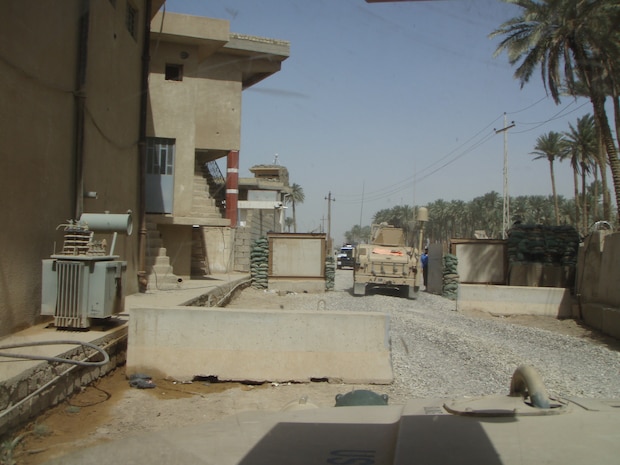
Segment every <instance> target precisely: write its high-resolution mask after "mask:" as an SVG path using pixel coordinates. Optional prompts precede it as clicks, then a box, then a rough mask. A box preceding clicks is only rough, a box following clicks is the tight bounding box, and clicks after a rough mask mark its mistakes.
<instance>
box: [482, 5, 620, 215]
mask: <svg viewBox="0 0 620 465" xmlns="http://www.w3.org/2000/svg"><path fill="white" fill-rule="evenodd" d="M504 1H505V2H507V3H511V4H514V5H516V6H518V7H520V8H521V9H522V14H521V15H520V16H517V17H515V18H512V19H510V20H508V21H506V22H505V23H503V24H502V25H500V27H499V28H498V29H496V30H495V31H493V32H492V33H491V34H490V37H492V38H493V37H497V36H504V38H503V39H502V41H501V42H500V44H499V45H498V47H497V49H496V51H495V56H497V55H499V54H500V53H502V52H503V51H506V52H507V53H508V59H509V62H510V64H511V65H515V64H517V63H519V62H520V63H519V64H518V66H517V68H516V70H515V73H514V75H515V77H516V78H517V79H519V80H520V81H521V86H523V85H525V83H527V82H528V81H529V79H530V77H531V76H532V74H533V72H534V70H535V69H536V67H537V66H539V65H540V67H541V74H542V80H543V84H544V85H545V88H546V89H547V90H548V91H549V92H550V93H551V96H552V97H553V99H554V101H555V102H556V103H559V102H560V88H561V86H562V85H564V86H565V87H566V88H567V89H568V91H569V93H570V94H571V95H576V83H577V82H579V81H582V82H583V83H584V84H585V86H586V89H587V92H588V97H589V99H590V102H591V103H592V109H593V112H594V118H595V120H596V122H597V124H598V126H599V128H600V131H601V135H602V139H603V142H604V145H605V149H606V152H607V158H608V160H609V166H610V168H611V173H612V179H613V183H614V189H615V194H616V205H620V160H619V159H618V152H617V149H616V145H615V141H614V138H613V136H612V133H611V128H610V126H609V119H608V117H607V113H606V111H605V99H606V89H607V88H608V87H609V82H610V80H611V79H613V76H614V75H615V74H616V72H617V70H618V67H619V63H620V43H619V42H620V40H619V36H620V32H619V30H618V28H617V20H618V18H620V3H619V2H618V1H617V0H504ZM613 90H614V91H617V90H618V89H617V86H615V85H614V87H613ZM615 95H617V93H616V94H615ZM614 101H615V100H614Z"/></svg>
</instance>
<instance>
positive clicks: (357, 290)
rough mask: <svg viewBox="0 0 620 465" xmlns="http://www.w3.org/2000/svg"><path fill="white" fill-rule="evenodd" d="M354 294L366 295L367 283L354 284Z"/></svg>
mask: <svg viewBox="0 0 620 465" xmlns="http://www.w3.org/2000/svg"><path fill="white" fill-rule="evenodd" d="M353 295H366V284H364V283H355V284H354V285H353Z"/></svg>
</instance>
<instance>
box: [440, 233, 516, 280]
mask: <svg viewBox="0 0 620 465" xmlns="http://www.w3.org/2000/svg"><path fill="white" fill-rule="evenodd" d="M451 249H452V250H451V253H453V254H454V255H456V256H457V257H458V260H459V261H458V274H459V279H460V282H462V283H485V284H504V283H506V269H507V267H506V244H505V243H504V242H503V241H496V240H483V239H476V240H474V239H472V240H453V241H452V244H451Z"/></svg>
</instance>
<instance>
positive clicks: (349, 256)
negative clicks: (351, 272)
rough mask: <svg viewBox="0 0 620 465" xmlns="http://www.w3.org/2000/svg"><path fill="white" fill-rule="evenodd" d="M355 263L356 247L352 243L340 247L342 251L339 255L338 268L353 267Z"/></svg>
mask: <svg viewBox="0 0 620 465" xmlns="http://www.w3.org/2000/svg"><path fill="white" fill-rule="evenodd" d="M354 265H355V248H354V247H353V246H352V245H349V244H347V245H343V246H342V247H341V248H340V252H339V253H338V256H337V267H338V269H339V270H340V269H342V268H353V266H354Z"/></svg>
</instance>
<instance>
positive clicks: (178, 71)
mask: <svg viewBox="0 0 620 465" xmlns="http://www.w3.org/2000/svg"><path fill="white" fill-rule="evenodd" d="M182 80H183V65H173V64H166V81H182Z"/></svg>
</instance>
